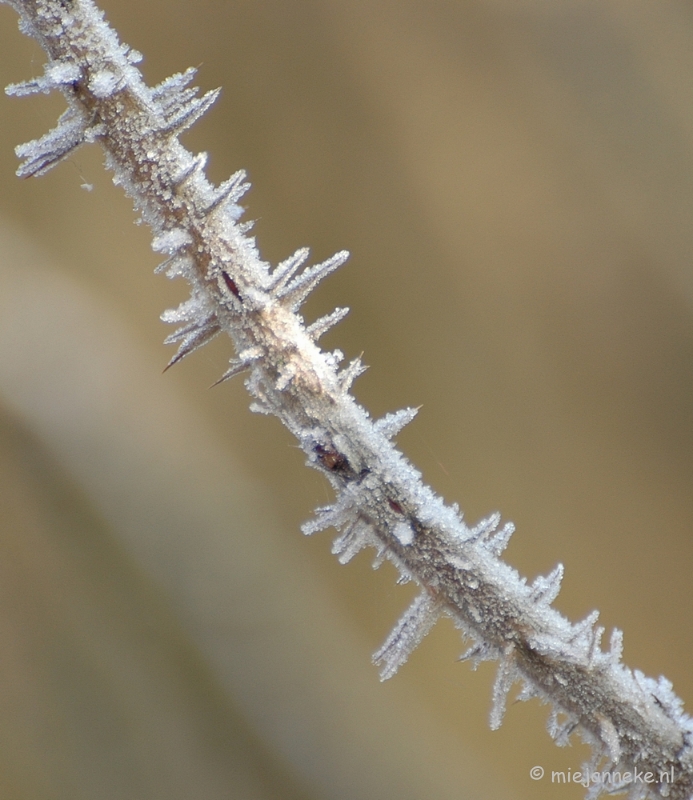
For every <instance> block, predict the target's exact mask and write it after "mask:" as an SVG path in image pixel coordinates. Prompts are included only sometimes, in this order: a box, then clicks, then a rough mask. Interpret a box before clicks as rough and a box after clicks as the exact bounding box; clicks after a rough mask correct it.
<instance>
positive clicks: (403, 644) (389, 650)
mask: <svg viewBox="0 0 693 800" xmlns="http://www.w3.org/2000/svg"><path fill="white" fill-rule="evenodd" d="M440 613H441V609H440V607H439V605H438V603H437V602H436V601H435V600H434V599H433V598H432V597H430V595H429V594H428V593H427V592H422V593H421V594H420V595H419V596H418V597H417V598H416V599H415V600H414V602H413V603H412V604H411V605H410V606H409V608H408V609H407V610H406V611H405V613H404V615H403V616H402V618H401V619H400V621H399V622H398V623H397V625H395V627H394V629H393V631H392V633H391V634H390V635H389V636H388V637H387V639H386V640H385V642H384V643H383V646H382V647H381V648H380V649H379V650H378V651H377V652H376V653H374V655H373V663H374V664H375V665H376V666H379V667H380V680H383V681H385V680H388V678H392V677H393V675H395V673H396V672H397V670H398V669H399V668H400V667H401V666H402V665H403V664H404V663H406V661H407V659H408V658H409V656H410V655H411V653H412V652H413V651H414V650H415V649H416V647H417V646H418V645H419V643H420V642H421V640H422V639H423V638H424V636H425V635H426V634H427V633H428V632H429V631H430V630H431V628H432V627H433V626H434V625H435V623H436V621H437V619H438V617H439V616H440Z"/></svg>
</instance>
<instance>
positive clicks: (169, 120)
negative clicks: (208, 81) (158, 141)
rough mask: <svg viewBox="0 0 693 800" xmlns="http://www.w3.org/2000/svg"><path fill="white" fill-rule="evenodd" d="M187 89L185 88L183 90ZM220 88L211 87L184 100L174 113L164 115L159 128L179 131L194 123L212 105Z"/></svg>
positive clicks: (167, 131) (167, 130) (172, 131)
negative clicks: (203, 92) (199, 94)
mask: <svg viewBox="0 0 693 800" xmlns="http://www.w3.org/2000/svg"><path fill="white" fill-rule="evenodd" d="M185 91H187V90H185ZM220 92H221V89H212V91H210V92H206V93H205V94H203V95H202V97H199V98H197V99H191V100H189V101H187V98H185V99H186V101H187V102H185V103H184V104H182V105H181V107H180V108H177V109H176V110H175V112H174V113H172V114H170V115H166V116H165V118H164V122H163V125H162V126H161V128H160V130H162V131H164V132H166V133H179V132H180V131H184V130H186V129H187V128H189V127H190V126H191V125H194V124H195V123H196V122H197V120H198V119H199V118H200V117H201V116H202V115H203V114H205V113H206V112H207V111H208V110H209V109H210V108H211V107H212V105H214V103H215V101H216V99H217V97H219V93H220Z"/></svg>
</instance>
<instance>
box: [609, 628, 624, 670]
mask: <svg viewBox="0 0 693 800" xmlns="http://www.w3.org/2000/svg"><path fill="white" fill-rule="evenodd" d="M622 655H623V631H621V630H619V629H618V628H614V629H613V630H612V631H611V638H610V640H609V659H610V660H611V663H612V664H613V665H614V666H616V664H619V663H620V661H621V656H622Z"/></svg>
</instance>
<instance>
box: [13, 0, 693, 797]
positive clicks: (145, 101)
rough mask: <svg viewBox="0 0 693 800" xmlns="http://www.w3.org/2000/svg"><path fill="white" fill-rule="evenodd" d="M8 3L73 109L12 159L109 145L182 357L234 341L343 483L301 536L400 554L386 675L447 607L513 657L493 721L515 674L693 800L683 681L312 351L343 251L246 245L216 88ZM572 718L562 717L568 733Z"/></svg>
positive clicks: (62, 9)
mask: <svg viewBox="0 0 693 800" xmlns="http://www.w3.org/2000/svg"><path fill="white" fill-rule="evenodd" d="M10 5H12V6H13V7H14V8H15V9H16V10H17V11H18V13H19V14H20V18H21V22H20V26H21V28H22V30H23V31H24V32H25V33H27V34H29V35H31V36H33V37H34V38H35V39H36V40H37V41H38V42H39V43H40V44H41V45H42V46H43V48H44V49H45V51H46V53H47V54H48V58H49V62H48V64H47V66H46V68H45V70H44V73H43V75H41V76H40V77H38V78H36V79H35V80H33V81H28V82H26V83H23V84H18V85H14V86H12V87H10V88H9V89H8V91H9V92H10V93H11V94H15V95H25V94H29V93H34V92H46V91H50V90H51V89H57V90H59V91H61V92H62V93H63V94H64V96H65V98H66V99H67V103H68V109H67V111H66V112H65V113H64V114H63V115H62V116H61V118H60V119H59V120H58V124H57V126H56V128H55V129H53V130H52V131H51V132H50V133H48V134H46V135H45V136H44V137H42V138H40V139H37V140H36V141H33V142H29V143H28V144H26V145H21V146H20V147H19V148H17V153H18V155H19V156H20V157H21V158H22V159H24V160H23V163H22V165H21V166H20V168H19V170H18V174H19V175H21V176H30V175H40V174H42V173H43V172H45V171H46V170H48V169H49V168H50V167H52V166H53V165H54V164H56V163H58V162H59V161H60V160H61V159H63V158H64V157H65V156H66V155H68V154H69V153H71V152H72V151H73V150H74V149H75V148H76V147H79V146H80V145H81V144H83V143H85V142H89V141H96V142H98V143H99V144H100V145H101V146H102V148H103V149H104V151H105V153H106V163H107V166H108V167H109V168H110V169H111V170H112V171H113V172H114V181H115V182H116V183H117V184H120V185H121V186H123V188H124V189H125V191H126V193H127V194H128V195H129V196H130V197H132V198H133V200H134V204H135V207H136V208H137V210H138V211H139V212H140V213H141V215H142V218H143V220H144V221H145V222H147V223H148V224H149V225H150V226H151V228H152V230H153V235H154V240H153V245H152V246H153V248H154V249H155V250H156V251H157V252H160V253H162V254H164V255H165V256H166V259H165V261H164V262H163V263H162V265H161V266H160V270H161V271H164V272H165V273H166V274H167V275H168V276H169V277H171V278H174V277H183V278H185V279H186V280H187V281H188V283H189V284H190V287H191V296H190V298H189V299H188V300H187V301H186V302H185V303H183V304H182V305H181V306H180V307H179V308H178V309H176V310H175V311H169V312H166V313H165V314H164V319H165V320H166V321H167V322H172V323H175V324H176V325H178V326H179V327H178V329H177V330H176V331H175V333H173V334H172V335H171V336H170V337H169V338H168V339H167V341H168V342H170V343H175V344H178V351H177V353H176V354H175V356H174V357H173V358H172V359H171V362H170V364H174V363H176V362H177V361H179V360H180V359H182V358H184V357H185V356H186V355H188V354H189V353H191V352H193V351H194V350H195V349H197V348H198V347H200V346H202V345H203V344H205V343H206V342H207V341H209V340H210V339H211V338H212V337H214V336H215V335H217V334H218V333H220V332H222V331H223V332H225V333H226V334H227V335H228V336H229V337H230V338H231V340H232V342H233V345H234V347H235V350H236V353H237V356H236V357H235V358H234V359H232V360H231V362H230V367H229V369H228V370H227V372H226V373H225V374H224V375H222V376H221V378H220V381H221V380H226V379H228V378H231V377H232V376H234V375H236V374H238V373H240V372H244V371H247V372H248V373H249V375H248V377H247V379H246V386H247V388H248V391H249V392H250V394H251V396H252V398H253V402H252V405H251V408H252V409H253V410H255V411H259V412H262V413H270V414H274V415H276V416H277V417H279V419H281V421H282V422H283V423H284V424H285V425H286V427H287V428H288V429H289V430H290V431H291V432H292V433H293V434H294V435H295V436H296V438H297V439H298V442H299V444H300V446H301V447H302V449H303V450H304V452H305V453H306V456H307V462H308V464H309V465H310V466H312V467H314V468H315V469H318V470H319V471H321V472H322V473H323V474H324V475H325V476H326V477H327V479H328V480H329V482H330V483H331V485H332V487H333V488H334V491H335V495H336V499H335V501H334V503H333V504H332V505H331V506H329V507H328V508H327V509H320V510H318V512H317V517H316V519H315V520H314V521H312V522H310V523H307V524H306V525H305V526H304V530H305V532H306V533H313V532H315V531H318V530H321V529H324V528H327V527H335V528H337V529H338V530H339V531H340V534H339V536H338V537H337V539H336V540H335V544H334V548H333V551H334V552H335V554H336V555H337V556H338V557H339V558H340V560H341V561H344V562H346V561H348V560H349V559H350V558H351V557H352V556H353V555H354V554H355V553H356V552H358V551H359V550H360V549H362V548H363V547H368V546H374V547H375V548H376V551H377V559H376V561H377V562H378V563H379V562H380V561H381V560H382V559H383V558H388V559H390V560H391V561H392V562H393V563H394V564H395V565H396V566H397V568H398V569H399V571H400V574H401V580H402V581H407V580H410V579H411V580H413V581H415V582H416V583H417V584H418V585H419V587H420V588H421V594H420V596H419V598H418V599H417V600H416V601H414V604H413V605H412V607H411V608H410V610H409V611H408V612H407V613H406V614H405V616H404V617H403V618H402V620H401V621H400V623H399V624H398V625H397V627H396V628H395V630H394V631H393V633H392V634H391V635H390V637H389V638H388V639H387V641H386V642H385V644H384V645H383V647H382V648H381V650H380V651H379V652H378V653H377V654H376V660H377V661H378V662H379V663H380V664H381V666H382V676H383V678H387V677H389V676H390V675H392V674H394V672H395V671H396V670H397V669H398V668H399V667H401V665H402V664H403V663H404V662H405V661H406V658H407V656H408V655H409V653H410V652H411V650H412V649H413V648H414V647H415V646H416V645H417V644H418V642H419V641H420V640H421V638H423V636H424V635H425V633H426V632H427V631H428V629H429V628H430V626H431V625H432V624H433V623H434V621H435V619H437V617H438V616H439V615H440V614H445V615H448V616H450V617H451V618H452V619H453V621H454V622H455V624H456V625H457V626H458V627H459V628H460V629H461V630H462V632H463V633H464V634H465V635H466V636H468V637H470V638H471V639H472V640H473V642H474V645H473V647H472V649H471V650H470V651H469V652H468V654H467V657H469V658H471V659H472V660H474V661H475V662H478V661H479V660H483V659H486V658H499V659H500V665H499V669H498V674H497V679H496V683H495V686H494V690H493V711H492V717H491V722H492V726H493V727H496V726H497V725H499V724H500V722H501V719H502V715H503V710H504V708H505V700H506V696H507V693H508V691H509V690H510V689H511V687H512V684H513V683H514V682H515V681H518V682H519V683H520V684H521V685H522V686H523V687H524V688H523V690H522V693H521V695H520V697H521V698H522V699H527V698H529V697H531V696H538V697H540V698H542V699H543V700H545V701H548V702H550V703H551V704H552V709H553V711H552V712H551V716H550V719H549V726H548V727H549V731H550V733H551V735H552V736H553V737H554V739H555V740H556V742H557V744H566V743H567V742H568V741H569V738H570V735H571V734H572V732H573V731H574V730H579V731H581V733H582V735H583V737H584V738H585V739H586V740H587V741H589V742H590V743H591V744H592V745H593V748H594V758H593V763H594V764H595V765H598V764H599V763H601V762H602V761H605V762H608V763H609V764H610V765H615V766H617V767H618V768H619V769H620V770H621V772H625V771H627V770H638V771H639V772H641V773H642V772H650V773H652V774H653V775H655V776H661V775H666V776H672V775H673V777H674V780H673V782H671V783H670V782H667V781H666V780H664V779H661V778H657V782H656V783H653V784H651V785H649V786H648V787H647V791H648V792H649V793H650V795H651V796H668V797H671V798H675V799H676V800H683V799H684V798H691V796H692V795H693V747H692V745H691V737H692V735H693V721H692V720H691V718H690V717H688V716H687V715H686V714H684V712H683V710H682V707H681V701H680V700H679V698H678V697H676V695H675V694H674V693H673V691H672V689H671V686H670V684H669V683H668V682H667V681H666V680H665V679H663V678H660V679H659V680H658V681H655V680H653V679H651V678H646V677H645V676H643V675H642V674H640V673H638V672H636V673H633V672H631V671H630V670H629V669H628V668H627V667H625V666H624V665H623V664H622V663H621V662H620V657H621V647H622V644H621V638H622V637H621V634H620V632H618V631H615V632H614V633H613V634H612V636H611V647H610V650H609V652H606V653H605V652H603V651H602V650H601V648H600V641H601V637H602V634H603V628H601V627H599V626H597V625H596V621H597V618H596V614H591V615H590V616H589V617H588V618H587V619H586V620H584V621H583V622H581V623H578V624H575V625H574V624H572V623H570V622H569V621H568V620H567V619H565V618H564V617H563V616H561V614H559V613H558V611H556V610H555V609H554V608H553V607H552V605H551V603H552V602H553V600H554V599H555V597H556V595H557V593H558V590H559V588H560V582H561V578H562V575H563V568H562V567H561V566H559V567H557V568H556V569H555V570H554V571H553V572H552V573H551V574H550V575H548V576H547V577H546V578H538V579H537V580H535V582H534V583H533V584H531V585H528V584H527V582H526V581H525V580H524V579H523V578H521V577H520V576H519V575H518V574H517V572H516V571H515V570H514V569H513V568H512V567H510V566H508V565H507V564H506V563H505V562H503V561H502V560H500V554H501V553H502V552H503V549H504V548H505V546H506V545H507V542H508V539H509V538H510V536H511V534H512V532H513V526H512V525H511V524H506V525H504V526H503V527H499V525H500V516H499V515H494V516H493V517H491V518H489V519H487V520H484V521H483V522H481V523H480V524H478V525H477V526H475V527H471V528H470V527H467V525H466V524H465V523H464V521H463V519H462V516H461V514H460V513H459V510H458V509H457V507H456V506H453V507H449V506H446V505H445V504H444V503H443V502H442V500H440V499H439V498H438V497H436V496H435V495H434V494H433V492H432V491H431V490H430V489H429V488H428V487H427V486H425V485H423V483H422V482H421V480H420V475H419V473H418V472H417V471H416V470H415V469H414V468H413V467H412V466H411V465H410V464H409V463H408V462H407V461H406V459H405V458H404V456H402V454H401V453H399V452H398V451H397V450H396V449H395V448H394V446H393V444H392V442H391V439H392V438H393V437H394V436H395V435H396V434H397V433H398V431H399V430H400V429H401V428H402V427H403V426H404V425H406V424H407V423H409V422H410V421H411V420H412V419H413V417H414V415H415V413H416V412H415V411H414V410H412V409H404V410H402V411H398V412H396V413H394V414H388V415H386V416H385V417H384V418H383V419H381V420H379V421H375V422H374V421H373V420H371V419H370V417H369V415H368V413H367V412H366V411H365V410H364V409H363V408H361V407H360V406H359V405H358V404H357V403H356V402H355V400H354V399H353V397H352V396H351V395H350V394H349V387H350V385H351V383H352V381H353V380H354V379H355V378H356V377H357V376H358V375H359V374H360V373H361V372H362V371H363V369H364V367H363V365H362V364H361V362H360V359H356V360H355V361H353V362H352V363H351V364H349V365H348V366H346V367H345V368H344V369H343V370H341V371H340V370H339V369H338V364H339V361H340V360H341V357H342V355H341V353H339V352H338V351H336V352H335V353H325V352H323V351H321V350H320V349H319V347H318V346H317V341H318V339H319V337H320V335H321V334H323V333H324V332H325V331H326V330H328V329H329V328H330V327H331V326H332V325H335V324H336V323H337V322H339V320H340V319H342V317H343V316H344V315H345V314H346V309H337V310H336V311H334V312H333V313H332V314H329V315H327V316H326V317H323V318H321V319H319V320H317V321H316V322H314V323H313V324H312V325H309V326H307V327H306V325H305V324H304V321H303V319H302V317H301V316H299V314H298V313H297V312H298V310H299V308H300V307H301V305H302V303H303V302H304V301H305V299H306V297H307V296H308V295H309V293H310V292H311V291H312V290H313V289H314V288H315V287H316V286H317V285H318V283H319V282H320V281H321V280H322V279H323V278H324V277H326V276H327V275H329V274H330V273H332V272H333V271H334V270H336V269H337V268H338V267H339V266H340V265H341V264H343V263H344V261H345V260H346V258H347V253H346V252H340V253H337V254H336V255H335V256H333V257H332V258H330V259H328V260H327V261H325V262H323V263H322V264H318V265H316V266H312V267H305V266H304V264H305V262H306V260H307V258H308V251H307V250H299V251H298V252H297V253H295V254H294V255H293V256H291V257H289V258H287V259H286V261H284V262H282V263H281V264H279V265H278V266H277V267H276V268H275V269H274V270H272V269H271V268H270V265H269V264H267V263H266V262H264V261H263V260H262V259H261V258H260V255H259V253H258V251H257V249H256V246H255V241H254V239H253V238H251V237H249V236H247V235H246V233H247V230H248V229H249V225H248V224H247V223H241V222H240V221H239V220H240V218H241V216H242V209H241V208H240V207H239V206H238V204H237V203H238V200H239V198H240V197H241V196H242V194H243V193H244V192H245V190H246V189H247V184H246V183H245V182H244V177H245V175H244V173H243V172H237V173H236V174H235V175H233V176H232V177H231V178H230V179H229V180H228V181H226V182H224V183H222V184H221V185H220V186H218V187H215V186H213V185H212V184H210V183H209V181H208V180H207V178H206V177H205V174H204V165H205V161H206V156H205V154H198V155H196V156H193V155H192V154H191V153H189V152H188V151H187V150H185V149H184V148H183V147H182V146H181V144H180V143H179V141H178V138H177V136H178V134H179V133H181V131H183V130H185V129H186V128H187V127H189V126H190V125H192V124H193V123H194V122H195V121H196V120H197V119H198V118H199V117H200V116H201V115H202V114H204V113H205V111H206V110H207V109H208V108H209V107H210V106H211V105H212V103H213V102H214V101H215V99H216V97H217V94H218V93H217V92H216V91H214V92H209V93H207V94H205V95H203V96H202V97H197V92H196V90H195V89H193V88H190V86H189V84H190V82H191V81H192V79H193V77H194V70H188V71H186V72H183V73H180V74H177V75H174V76H172V77H171V78H169V79H168V80H166V81H164V82H163V83H161V84H159V86H156V87H154V88H149V87H147V86H146V85H145V84H144V82H143V80H142V76H141V74H140V72H139V71H138V70H137V68H136V67H135V66H134V65H135V63H137V62H138V61H139V60H140V56H139V54H138V53H136V52H134V51H132V50H130V49H129V48H128V47H127V46H124V45H121V44H120V43H119V42H118V39H117V37H116V35H115V33H114V32H113V31H112V30H111V29H110V28H109V27H108V26H107V25H106V23H105V22H104V21H103V17H102V14H101V13H100V12H99V11H98V9H97V8H96V7H95V6H94V5H93V3H91V2H90V0H10ZM559 714H560V715H561V719H564V720H565V721H563V722H559V717H558V715H559ZM626 788H629V787H626ZM641 789H642V787H639V788H638V791H640V790H641ZM630 791H631V793H632V792H633V791H634V789H633V787H630ZM592 794H594V792H593V793H592Z"/></svg>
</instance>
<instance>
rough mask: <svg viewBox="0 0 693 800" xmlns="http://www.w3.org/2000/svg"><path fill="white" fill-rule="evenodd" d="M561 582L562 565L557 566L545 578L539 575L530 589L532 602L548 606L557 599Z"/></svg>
mask: <svg viewBox="0 0 693 800" xmlns="http://www.w3.org/2000/svg"><path fill="white" fill-rule="evenodd" d="M562 580H563V564H557V565H556V567H555V569H553V570H552V571H551V572H550V573H549V574H548V575H547V576H546V577H544V576H542V575H540V576H539V577H538V578H536V579H535V581H534V583H533V584H532V586H531V587H530V589H531V597H532V600H534V601H535V602H537V603H539V604H540V605H543V606H550V605H551V603H553V601H554V600H555V599H556V598H557V597H558V593H559V592H560V590H561V581H562Z"/></svg>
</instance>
